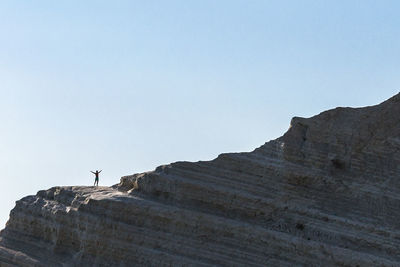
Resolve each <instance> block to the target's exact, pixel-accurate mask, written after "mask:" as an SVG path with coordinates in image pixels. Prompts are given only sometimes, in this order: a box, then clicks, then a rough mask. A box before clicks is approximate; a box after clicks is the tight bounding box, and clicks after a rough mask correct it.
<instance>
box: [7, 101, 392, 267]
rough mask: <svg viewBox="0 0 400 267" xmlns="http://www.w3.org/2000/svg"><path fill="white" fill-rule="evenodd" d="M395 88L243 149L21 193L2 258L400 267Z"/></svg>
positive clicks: (296, 122) (56, 262)
mask: <svg viewBox="0 0 400 267" xmlns="http://www.w3.org/2000/svg"><path fill="white" fill-rule="evenodd" d="M399 166H400V94H399V95H396V96H394V97H393V98H391V99H389V100H387V101H385V102H383V103H381V104H380V105H377V106H371V107H365V108H336V109H333V110H329V111H326V112H323V113H321V114H319V115H317V116H314V117H312V118H307V119H306V118H297V117H296V118H293V119H292V122H291V127H290V129H289V130H288V132H286V133H285V134H284V135H283V136H282V137H280V138H278V139H276V140H273V141H270V142H268V143H266V144H264V145H263V146H261V147H259V148H257V149H255V150H254V151H252V152H248V153H230V154H222V155H220V156H219V157H218V158H216V159H214V160H212V161H202V162H176V163H172V164H170V165H165V166H160V167H158V168H157V169H156V170H155V171H152V172H147V173H142V174H134V175H131V176H125V177H122V178H121V181H120V183H119V184H117V185H115V186H113V187H98V188H95V187H54V188H51V189H49V190H45V191H39V192H38V193H37V195H36V196H28V197H25V198H23V199H21V200H19V201H17V203H16V207H15V208H14V209H13V210H12V211H11V214H10V219H9V221H8V223H7V225H6V228H5V229H4V230H3V231H2V232H1V235H0V266H15V265H17V266H216V265H217V266H400V252H399V247H400V168H399Z"/></svg>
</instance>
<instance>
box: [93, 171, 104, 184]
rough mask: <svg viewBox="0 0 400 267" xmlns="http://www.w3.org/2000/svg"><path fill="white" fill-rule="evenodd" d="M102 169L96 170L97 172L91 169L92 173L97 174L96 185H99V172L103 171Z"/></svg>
mask: <svg viewBox="0 0 400 267" xmlns="http://www.w3.org/2000/svg"><path fill="white" fill-rule="evenodd" d="M101 171H102V170H100V171H98V170H96V171H95V172H92V171H90V172H91V173H93V174H94V175H96V178H94V185H93V186H95V185H96V184H97V186H99V174H100V173H101Z"/></svg>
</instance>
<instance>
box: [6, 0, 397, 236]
mask: <svg viewBox="0 0 400 267" xmlns="http://www.w3.org/2000/svg"><path fill="white" fill-rule="evenodd" d="M399 11H400V2H399V1H368V0H363V1H351V0H346V1H300V0H298V1H266V0H265V1H252V0H243V1H232V0H230V1H222V0H219V1H215V0H209V1H207V0H201V1H200V0H199V1H173V0H171V1H151V0H150V1H11V0H10V1H1V2H0V175H1V178H0V190H1V192H0V201H1V206H0V228H2V227H3V225H4V223H5V222H6V220H7V218H8V214H9V211H10V210H11V209H12V208H13V206H14V203H15V201H16V200H17V199H20V198H21V197H23V196H25V195H29V194H35V193H36V192H37V191H38V190H40V189H47V188H50V187H52V186H56V185H91V184H92V183H93V177H92V175H91V174H90V173H89V171H90V170H94V169H96V168H98V169H103V172H102V176H101V177H100V184H102V185H112V184H115V183H118V181H119V178H120V177H121V176H123V175H128V174H132V173H135V172H142V171H148V170H152V169H154V168H155V167H156V166H158V165H161V164H166V163H170V162H174V161H178V160H190V161H197V160H208V159H212V158H214V157H216V156H217V155H218V154H219V153H222V152H233V151H250V150H253V149H254V148H256V147H258V146H260V145H262V144H263V143H264V142H266V141H268V140H270V139H274V138H276V137H278V136H280V135H281V134H283V133H284V132H285V131H286V130H287V128H288V127H289V122H290V119H291V117H293V116H303V117H309V116H312V115H315V114H317V113H319V112H321V111H323V110H326V109H329V108H333V107H336V106H365V105H372V104H376V103H379V102H381V101H383V100H385V99H387V98H389V97H391V96H392V95H394V94H396V93H398V92H399V88H400V86H399V85H400V75H399V70H400V57H399V56H400V55H399V54H400V49H399V47H400V16H399Z"/></svg>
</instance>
